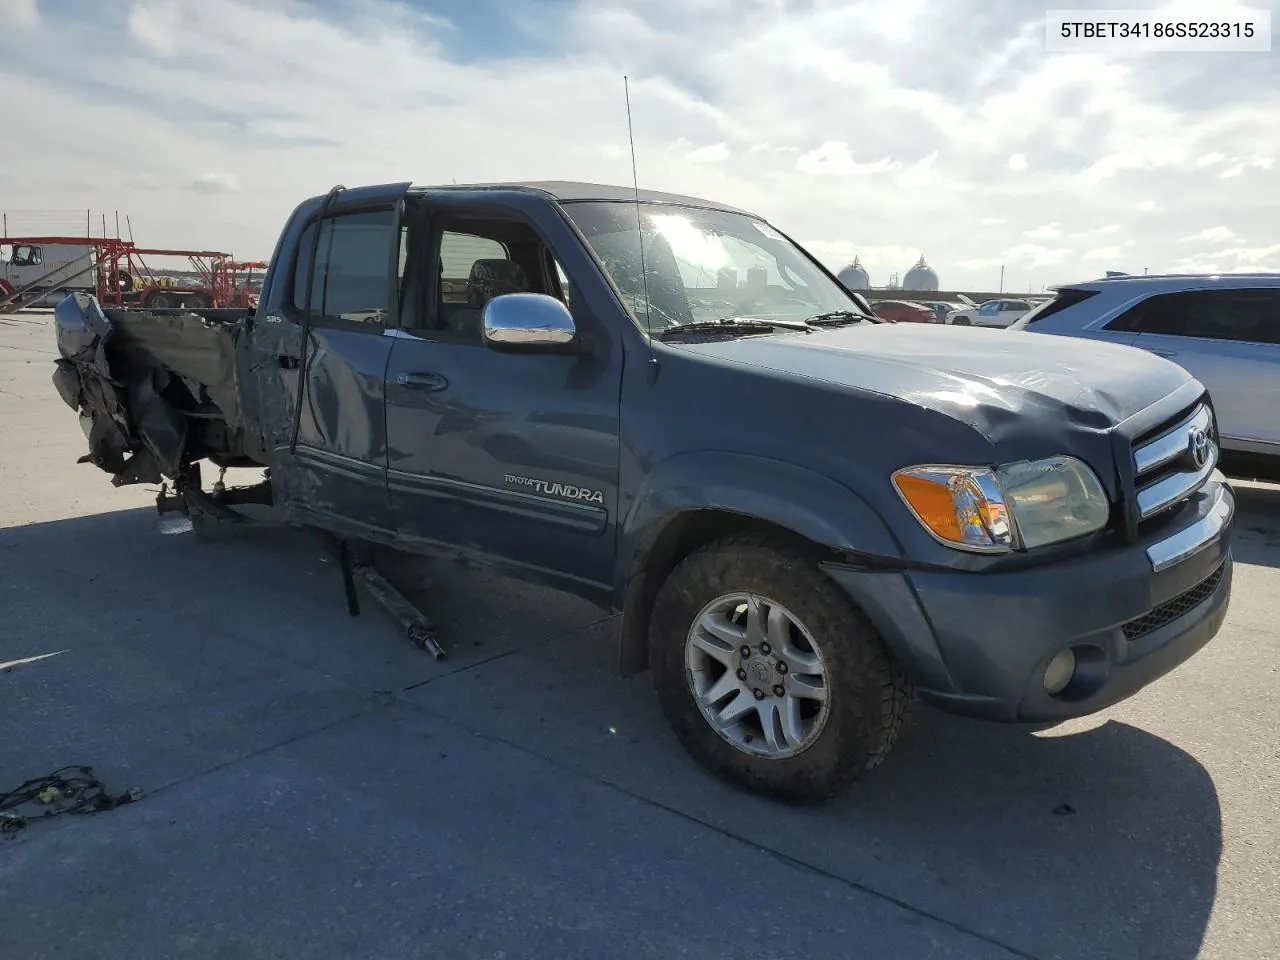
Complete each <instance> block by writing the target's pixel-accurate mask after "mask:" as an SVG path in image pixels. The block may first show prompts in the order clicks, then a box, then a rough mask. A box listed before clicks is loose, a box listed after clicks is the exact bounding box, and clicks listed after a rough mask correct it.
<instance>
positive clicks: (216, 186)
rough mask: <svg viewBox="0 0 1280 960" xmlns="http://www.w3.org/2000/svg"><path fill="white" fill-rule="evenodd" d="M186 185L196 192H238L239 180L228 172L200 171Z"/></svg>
mask: <svg viewBox="0 0 1280 960" xmlns="http://www.w3.org/2000/svg"><path fill="white" fill-rule="evenodd" d="M187 186H188V188H189V189H191V190H194V191H196V193H238V192H239V190H240V181H239V180H237V179H236V177H235V176H234V175H233V174H230V173H202V174H200V176H198V177H196V178H195V179H194V180H192V181H191V182H190V183H189V184H188V185H187Z"/></svg>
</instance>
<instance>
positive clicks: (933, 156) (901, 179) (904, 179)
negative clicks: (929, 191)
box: [896, 150, 942, 189]
mask: <svg viewBox="0 0 1280 960" xmlns="http://www.w3.org/2000/svg"><path fill="white" fill-rule="evenodd" d="M937 162H938V151H937V150H935V151H933V153H930V154H928V155H927V156H924V157H921V158H920V159H919V160H917V161H916V162H915V163H913V164H911V165H910V166H909V167H907V168H906V169H905V170H903V171H902V173H900V174H898V177H897V180H896V182H897V184H898V186H900V187H904V188H907V189H920V188H923V187H928V186H930V185H932V184H935V183H940V182H941V181H942V177H941V175H940V174H939V173H938V171H937V169H936V165H937Z"/></svg>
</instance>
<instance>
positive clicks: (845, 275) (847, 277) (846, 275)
mask: <svg viewBox="0 0 1280 960" xmlns="http://www.w3.org/2000/svg"><path fill="white" fill-rule="evenodd" d="M836 278H837V279H838V280H839V281H840V282H841V283H842V284H844V286H845V287H846V288H847V289H849V290H870V289H871V277H870V276H869V275H868V274H867V271H866V270H865V269H864V268H863V266H862V263H861V262H860V261H859V260H858V258H857V257H854V258H853V263H851V264H849V265H848V266H847V267H845V268H844V269H843V270H841V271H840V272H839V273H837V274H836Z"/></svg>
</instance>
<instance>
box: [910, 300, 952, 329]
mask: <svg viewBox="0 0 1280 960" xmlns="http://www.w3.org/2000/svg"><path fill="white" fill-rule="evenodd" d="M915 302H916V303H918V304H920V305H921V306H922V307H928V308H929V309H930V310H932V311H933V314H934V321H933V322H934V323H946V322H947V317H948V316H949V315H950V314H951V312H952V311H954V310H958V309H960V304H958V303H949V302H947V301H946V300H917V301H915Z"/></svg>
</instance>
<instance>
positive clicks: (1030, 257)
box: [1004, 243, 1071, 268]
mask: <svg viewBox="0 0 1280 960" xmlns="http://www.w3.org/2000/svg"><path fill="white" fill-rule="evenodd" d="M1070 254H1071V250H1070V249H1069V248H1067V247H1046V246H1043V245H1042V244H1038V243H1020V244H1018V245H1017V246H1013V247H1009V248H1008V249H1007V250H1005V251H1004V260H1005V262H1006V263H1018V264H1022V265H1024V266H1027V267H1032V268H1035V267H1048V266H1053V265H1054V264H1058V263H1062V262H1064V261H1065V260H1066V259H1067V257H1068V256H1069V255H1070Z"/></svg>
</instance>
